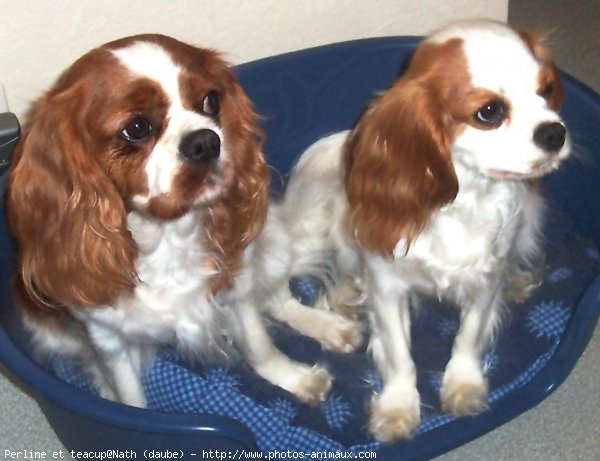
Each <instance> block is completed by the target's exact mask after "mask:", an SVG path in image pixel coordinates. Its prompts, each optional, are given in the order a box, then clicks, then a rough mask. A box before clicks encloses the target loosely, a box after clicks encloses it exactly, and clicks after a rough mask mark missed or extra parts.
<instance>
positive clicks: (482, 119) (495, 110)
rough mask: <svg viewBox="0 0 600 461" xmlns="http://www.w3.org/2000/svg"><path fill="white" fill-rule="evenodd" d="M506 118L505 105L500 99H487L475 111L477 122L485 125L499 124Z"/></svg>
mask: <svg viewBox="0 0 600 461" xmlns="http://www.w3.org/2000/svg"><path fill="white" fill-rule="evenodd" d="M505 118H506V106H505V105H504V103H503V102H502V101H500V100H494V101H489V102H487V103H485V104H484V105H483V106H481V107H480V108H479V110H478V111H477V112H475V116H474V119H475V121H476V122H477V123H480V124H482V125H486V126H494V125H500V124H501V123H502V121H503V120H504V119H505Z"/></svg>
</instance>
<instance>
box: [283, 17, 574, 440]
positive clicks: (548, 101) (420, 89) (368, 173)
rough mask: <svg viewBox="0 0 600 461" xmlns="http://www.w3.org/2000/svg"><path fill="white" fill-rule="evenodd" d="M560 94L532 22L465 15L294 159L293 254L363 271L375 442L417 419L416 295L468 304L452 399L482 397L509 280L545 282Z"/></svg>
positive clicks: (449, 385)
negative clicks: (541, 272) (544, 185)
mask: <svg viewBox="0 0 600 461" xmlns="http://www.w3.org/2000/svg"><path fill="white" fill-rule="evenodd" d="M561 99H562V87H561V82H560V78H559V74H558V71H557V69H556V67H555V65H554V64H553V62H552V61H551V59H550V54H549V52H548V51H547V49H546V48H545V47H544V45H543V44H542V42H541V41H540V40H539V39H538V38H537V37H536V36H535V35H533V34H531V33H529V32H517V31H515V30H513V29H511V28H509V27H507V26H506V25H503V24H500V23H496V22H491V21H485V20H477V21H474V20H472V21H464V22H458V23H454V24H451V25H449V26H447V27H446V28H444V29H442V30H439V31H438V32H436V33H434V34H432V35H431V36H430V37H429V38H427V39H425V40H424V41H423V42H422V43H421V44H420V45H419V46H418V48H417V50H416V52H415V53H414V55H413V56H412V59H411V61H410V63H409V66H408V68H407V70H406V72H405V73H404V75H403V76H402V77H401V78H399V79H398V80H397V81H396V82H395V83H393V85H392V86H391V87H390V88H389V89H388V90H387V91H385V92H384V93H383V94H381V95H379V96H378V97H377V98H376V99H375V100H374V101H373V102H372V104H371V105H370V106H369V107H368V109H367V110H366V111H365V112H364V114H363V115H362V117H361V118H360V120H359V121H358V123H357V125H356V126H355V128H354V129H353V130H351V131H349V132H343V133H338V134H334V135H332V136H330V137H327V138H325V139H322V140H320V141H318V142H317V143H316V144H314V145H313V146H311V147H310V148H309V149H308V150H307V151H306V152H305V153H304V154H303V155H302V156H301V158H300V160H299V162H298V164H297V165H296V166H295V168H294V170H293V171H292V174H291V178H290V182H289V185H288V188H287V190H286V195H285V197H284V200H283V203H282V205H281V206H282V207H283V210H284V211H283V212H282V213H283V214H284V215H285V214H287V215H288V216H289V219H288V220H287V222H288V225H290V226H291V229H290V233H291V235H292V236H293V238H294V250H295V253H296V256H295V257H296V258H297V259H298V260H303V259H311V258H314V254H315V253H319V252H321V253H322V254H329V255H332V257H333V259H334V261H335V263H336V265H337V266H338V267H337V269H338V272H339V274H340V276H341V278H342V280H352V278H360V277H363V276H364V278H365V282H364V283H365V286H366V291H367V295H368V301H367V306H368V309H369V313H370V319H371V323H372V325H371V326H372V338H371V340H370V351H371V353H372V355H373V357H374V360H375V362H376V365H377V367H378V370H379V372H380V374H381V377H382V380H383V389H382V390H381V392H379V393H377V394H376V395H374V397H373V399H372V401H371V404H370V420H369V429H370V431H371V433H372V434H373V435H374V437H375V438H377V439H378V440H381V441H384V442H391V441H394V440H397V439H401V438H406V437H410V436H411V435H412V434H413V433H414V430H415V428H416V427H417V426H418V424H419V421H420V397H419V392H418V391H417V387H416V370H415V364H414V362H413V360H412V358H411V352H410V344H411V338H410V306H409V304H410V300H411V297H414V295H415V294H416V295H418V294H422V295H426V296H434V297H439V298H440V299H446V300H449V301H451V302H453V303H455V304H456V305H457V306H458V307H459V309H460V318H461V322H460V328H459V330H458V333H457V336H456V339H455V342H454V346H453V349H452V355H451V359H450V361H449V363H448V364H447V367H446V370H445V372H444V374H443V379H442V388H441V401H442V405H443V409H444V410H445V411H447V412H450V413H452V414H454V415H456V416H462V415H472V414H476V413H478V412H480V411H482V410H484V409H485V408H486V401H487V399H486V398H487V394H488V383H487V380H486V377H485V375H484V372H483V370H482V364H481V359H482V353H483V352H484V350H485V349H486V347H488V346H489V344H490V341H491V340H492V339H493V337H494V332H495V330H496V329H497V327H498V323H499V320H500V318H501V312H502V309H503V307H504V305H505V303H506V301H507V298H508V295H509V292H516V293H517V296H526V295H527V293H528V292H530V291H531V289H532V288H533V287H534V286H535V277H534V274H535V266H536V262H538V261H539V258H540V257H541V255H540V226H541V219H542V214H543V205H542V200H541V198H540V195H539V193H538V187H537V183H538V181H539V178H540V177H541V176H543V175H545V174H547V173H549V172H551V171H552V170H555V169H556V168H557V167H558V166H559V164H560V163H561V162H562V161H563V160H564V159H565V158H566V157H567V156H568V155H569V150H570V142H569V138H568V134H567V130H566V128H565V125H564V124H563V122H562V120H561V118H560V116H559V114H558V113H557V110H558V108H559V106H560V104H561ZM515 284H516V285H515ZM343 285H347V284H346V283H344V284H343ZM342 289H343V290H346V289H347V287H346V286H342Z"/></svg>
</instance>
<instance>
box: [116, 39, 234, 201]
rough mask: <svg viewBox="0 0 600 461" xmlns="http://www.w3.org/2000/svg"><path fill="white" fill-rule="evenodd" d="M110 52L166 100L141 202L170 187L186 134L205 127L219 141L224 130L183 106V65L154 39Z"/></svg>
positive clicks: (166, 190) (164, 192)
mask: <svg viewBox="0 0 600 461" xmlns="http://www.w3.org/2000/svg"><path fill="white" fill-rule="evenodd" d="M112 53H113V55H114V56H115V57H116V58H117V59H118V60H119V62H120V63H121V64H122V65H123V66H124V67H126V68H127V69H128V70H129V71H130V72H131V73H132V74H134V75H137V76H140V77H143V78H147V79H149V80H152V81H155V82H156V83H158V84H159V85H160V86H161V88H162V89H163V91H164V94H165V96H166V97H167V99H168V100H169V110H168V112H167V120H166V121H165V123H167V124H168V125H167V127H166V129H165V131H164V133H163V134H162V136H161V138H160V139H159V140H158V141H157V143H156V145H155V147H154V149H153V151H152V153H151V154H150V156H149V158H148V161H147V163H146V175H147V179H148V196H146V197H136V198H135V200H136V201H137V202H138V203H144V202H146V201H147V200H148V199H150V198H152V197H156V196H158V195H161V194H166V193H169V191H170V190H171V187H172V183H173V178H174V177H175V175H176V174H177V172H178V170H179V168H180V166H181V159H180V158H179V144H180V142H181V139H182V138H183V137H184V136H185V135H186V134H188V133H190V132H192V131H195V130H200V129H203V128H207V129H211V130H213V131H214V132H216V133H217V134H218V135H219V137H220V138H221V142H223V134H222V131H221V129H220V127H219V126H217V124H216V123H215V122H214V120H212V119H211V118H210V117H205V116H203V115H200V114H199V113H196V112H194V111H191V110H187V109H186V108H185V107H184V105H183V101H182V99H181V93H180V88H179V77H180V74H181V72H182V68H181V67H180V66H179V65H177V63H175V62H174V61H173V59H172V57H171V55H170V54H169V53H168V52H167V50H165V49H164V48H163V47H161V46H160V45H158V44H156V43H151V42H145V41H138V42H135V43H133V44H132V45H129V46H127V47H125V48H120V49H116V50H112ZM222 154H223V152H222ZM222 157H223V155H222Z"/></svg>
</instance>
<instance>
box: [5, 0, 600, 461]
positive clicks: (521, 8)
mask: <svg viewBox="0 0 600 461" xmlns="http://www.w3.org/2000/svg"><path fill="white" fill-rule="evenodd" d="M509 21H510V22H511V23H512V24H513V25H515V26H517V27H528V28H533V29H535V30H539V31H543V32H550V35H549V42H550V45H551V47H552V48H553V50H554V54H555V57H556V60H557V62H558V63H559V65H560V67H561V68H562V69H564V70H566V71H567V72H569V73H571V74H572V75H574V76H575V77H577V78H579V79H580V80H582V81H583V82H585V83H587V84H588V85H589V86H591V87H592V88H594V89H595V90H596V91H598V92H600V47H599V46H598V45H597V42H596V40H597V36H598V34H599V33H600V1H598V0H583V1H581V0H580V1H571V0H553V1H547V0H512V1H511V4H510V13H509ZM598 382H600V328H596V332H595V334H594V336H593V337H592V339H591V341H590V344H589V346H588V348H587V350H586V351H585V353H584V354H583V356H582V357H581V359H580V361H579V362H578V364H577V366H576V367H575V369H574V371H573V373H572V374H571V375H570V376H569V378H568V379H567V380H566V382H565V383H564V384H563V385H562V386H561V387H560V388H559V389H558V390H557V391H556V392H555V393H554V394H552V395H551V396H550V397H549V398H548V399H547V400H545V401H544V402H542V403H541V404H540V405H539V406H537V407H536V408H534V409H532V410H530V411H529V412H527V413H525V414H523V415H522V416H520V417H519V418H516V419H515V420H513V421H511V422H510V423H508V424H505V425H504V426H502V427H500V428H498V429H496V430H494V431H492V432H491V433H489V434H488V435H486V436H484V437H481V438H479V439H477V440H475V441H473V442H471V443H469V444H467V445H465V446H463V447H460V448H458V449H456V450H454V451H452V452H450V453H448V454H446V455H443V456H441V457H440V458H438V459H439V460H440V461H454V460H456V461H458V460H461V461H467V460H489V459H493V460H506V461H509V460H515V461H517V460H518V461H522V460H528V461H537V460H545V461H548V460H550V461H552V460H593V459H600V411H599V408H600V397H599V394H598V389H599V385H598V384H597V383H598ZM0 408H2V411H1V413H0V459H5V451H4V450H6V449H10V450H36V451H45V452H47V453H50V454H49V455H48V456H49V457H50V456H52V453H53V452H57V453H59V450H61V449H64V448H63V447H62V445H61V444H60V442H59V441H58V440H57V438H56V436H55V435H54V433H53V431H52V429H51V428H50V427H49V425H48V423H47V422H46V420H45V418H44V417H43V415H42V413H41V412H40V410H39V408H38V406H37V404H36V403H35V402H34V401H33V400H32V399H31V398H29V397H28V396H27V395H26V394H25V393H23V392H22V391H21V390H20V389H19V386H18V384H16V383H14V382H13V381H12V380H11V378H10V376H8V373H7V372H6V370H4V369H2V368H1V367H0ZM69 458H70V457H69V456H66V457H65V459H67V460H68V459H69Z"/></svg>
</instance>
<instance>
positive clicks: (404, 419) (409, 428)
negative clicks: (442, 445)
mask: <svg viewBox="0 0 600 461" xmlns="http://www.w3.org/2000/svg"><path fill="white" fill-rule="evenodd" d="M420 402H421V400H420V397H419V393H418V392H417V390H416V389H414V388H413V389H410V390H408V391H407V392H403V393H397V392H394V393H392V392H386V391H385V390H384V393H382V394H380V395H376V396H374V397H373V399H372V400H371V416H370V419H369V432H370V433H371V434H372V435H373V437H375V438H376V439H377V440H379V441H380V442H384V443H391V442H395V441H397V440H401V439H408V438H410V437H412V436H413V434H414V431H415V429H416V428H417V426H418V425H419V422H420V420H421V409H420Z"/></svg>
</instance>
